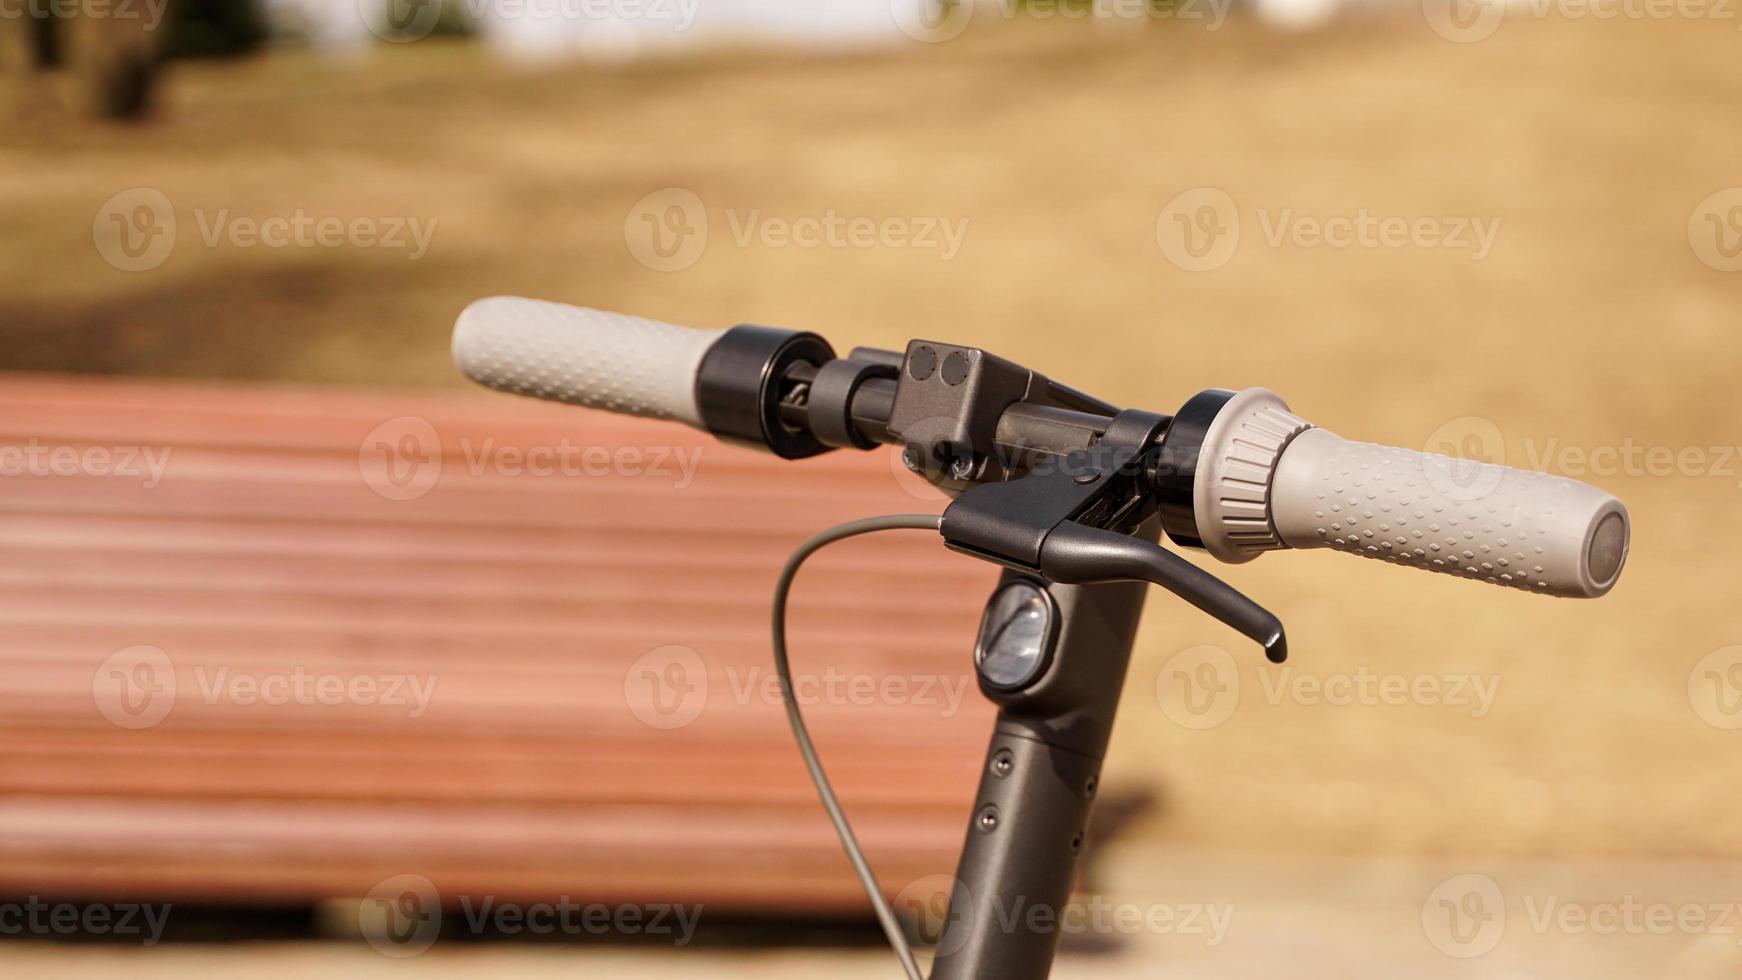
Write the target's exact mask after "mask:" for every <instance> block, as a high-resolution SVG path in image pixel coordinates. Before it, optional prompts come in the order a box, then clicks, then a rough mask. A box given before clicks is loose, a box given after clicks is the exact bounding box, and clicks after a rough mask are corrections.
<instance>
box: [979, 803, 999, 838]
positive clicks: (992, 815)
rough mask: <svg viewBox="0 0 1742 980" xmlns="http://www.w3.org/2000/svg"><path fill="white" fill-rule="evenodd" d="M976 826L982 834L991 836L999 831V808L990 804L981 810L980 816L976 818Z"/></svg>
mask: <svg viewBox="0 0 1742 980" xmlns="http://www.w3.org/2000/svg"><path fill="white" fill-rule="evenodd" d="M974 826H975V827H977V828H979V830H980V833H982V834H989V833H991V832H992V831H994V830H997V829H998V806H997V805H996V804H993V803H988V804H986V805H985V806H983V807H981V808H980V815H979V816H977V817H975V818H974Z"/></svg>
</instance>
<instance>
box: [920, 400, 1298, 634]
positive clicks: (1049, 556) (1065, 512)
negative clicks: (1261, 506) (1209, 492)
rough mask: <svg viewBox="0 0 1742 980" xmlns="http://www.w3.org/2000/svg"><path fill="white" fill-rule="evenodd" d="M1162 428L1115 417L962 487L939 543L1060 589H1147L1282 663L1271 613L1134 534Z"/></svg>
mask: <svg viewBox="0 0 1742 980" xmlns="http://www.w3.org/2000/svg"><path fill="white" fill-rule="evenodd" d="M1167 423H1168V419H1167V418H1166V417H1165V416H1160V415H1155V414H1154V413H1150V412H1141V411H1136V410H1127V411H1124V412H1120V413H1119V414H1117V415H1115V416H1114V417H1113V420H1112V421H1111V422H1110V423H1109V424H1108V426H1107V430H1106V432H1105V433H1104V434H1103V435H1102V437H1101V439H1100V441H1099V442H1098V443H1097V444H1096V445H1095V446H1093V447H1091V448H1090V449H1086V450H1078V451H1076V452H1072V453H1069V454H1066V455H1065V456H1064V457H1062V458H1060V459H1059V460H1057V462H1056V465H1053V466H1050V467H1047V468H1045V469H1044V470H1040V471H1035V472H1030V473H1028V474H1026V475H1023V476H1020V477H1017V478H1016V479H1013V480H1006V481H999V482H989V483H982V484H978V485H975V486H972V487H970V488H968V489H967V490H965V491H963V492H962V494H961V495H960V496H958V497H957V498H956V499H955V501H954V502H952V503H951V504H950V506H949V507H948V508H946V509H945V511H944V516H943V521H942V523H941V525H940V527H939V530H940V531H941V532H942V533H943V536H944V543H945V544H946V545H947V546H948V547H949V548H950V549H951V550H953V551H959V552H962V553H964V554H968V555H973V556H974V557H976V558H981V559H984V560H986V561H990V562H995V563H997V564H999V565H1003V566H1005V567H1006V568H1014V569H1017V570H1019V571H1023V572H1027V573H1028V574H1031V575H1038V576H1040V577H1042V578H1046V579H1049V580H1051V581H1053V582H1058V583H1061V584H1065V585H1084V584H1090V583H1094V582H1121V581H1141V582H1151V583H1153V584H1155V585H1159V586H1161V587H1162V588H1164V589H1167V590H1168V591H1169V592H1172V593H1173V594H1175V595H1177V596H1179V597H1180V598H1182V599H1184V600H1186V601H1187V602H1189V603H1191V604H1192V605H1193V606H1196V607H1197V608H1198V609H1200V610H1203V611H1204V612H1206V613H1208V614H1209V615H1211V616H1213V617H1215V618H1216V619H1217V620H1219V621H1221V622H1223V623H1226V624H1227V625H1229V626H1231V627H1233V628H1234V629H1236V630H1238V631H1239V632H1240V633H1241V634H1243V635H1245V636H1247V637H1250V638H1251V639H1252V640H1254V641H1255V642H1257V643H1258V644H1259V645H1260V646H1262V647H1263V648H1264V655H1265V656H1266V657H1267V658H1269V659H1270V661H1271V662H1272V663H1282V662H1283V660H1285V659H1286V658H1287V657H1288V641H1287V638H1286V636H1285V634H1284V632H1283V628H1282V622H1281V621H1280V620H1278V619H1277V618H1276V616H1275V615H1273V614H1272V613H1271V612H1270V611H1269V610H1267V609H1265V608H1264V607H1263V606H1260V605H1259V604H1258V603H1256V602H1254V601H1253V600H1251V599H1249V598H1247V597H1246V596H1245V595H1243V594H1242V593H1241V592H1240V591H1239V590H1237V589H1235V588H1234V587H1233V586H1231V585H1229V584H1228V583H1226V582H1224V581H1222V580H1221V579H1219V578H1217V577H1215V576H1214V575H1211V574H1210V573H1209V572H1206V571H1204V570H1203V569H1201V568H1199V567H1197V566H1196V565H1193V564H1192V563H1191V562H1188V561H1186V560H1185V559H1184V558H1181V557H1179V556H1178V555H1176V554H1174V553H1173V552H1171V551H1168V550H1167V549H1166V548H1163V547H1162V546H1160V545H1159V544H1156V543H1154V542H1151V541H1147V540H1144V539H1143V538H1140V537H1134V536H1132V533H1131V532H1133V531H1134V530H1136V528H1137V527H1138V526H1139V525H1141V524H1142V523H1143V522H1144V521H1145V520H1147V519H1148V518H1149V516H1150V515H1151V514H1152V513H1153V496H1154V495H1153V494H1152V493H1151V492H1150V485H1151V482H1152V481H1151V480H1150V478H1149V477H1148V475H1147V469H1148V467H1147V465H1146V464H1147V462H1148V456H1149V453H1150V451H1151V448H1152V447H1153V445H1154V443H1155V440H1156V438H1157V436H1158V435H1159V434H1160V433H1161V432H1162V431H1163V430H1165V428H1166V426H1167Z"/></svg>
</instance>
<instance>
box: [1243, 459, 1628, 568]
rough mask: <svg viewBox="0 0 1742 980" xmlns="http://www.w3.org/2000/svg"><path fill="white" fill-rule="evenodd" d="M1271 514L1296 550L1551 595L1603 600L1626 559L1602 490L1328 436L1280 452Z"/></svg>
mask: <svg viewBox="0 0 1742 980" xmlns="http://www.w3.org/2000/svg"><path fill="white" fill-rule="evenodd" d="M1270 513H1271V519H1272V521H1273V522H1274V524H1275V528H1276V532H1277V534H1278V535H1279V536H1280V537H1281V539H1282V541H1283V543H1284V544H1286V545H1288V546H1289V547H1293V548H1335V549H1337V550H1338V551H1347V552H1351V553H1353V554H1357V555H1362V556H1365V557H1368V558H1379V559H1382V560H1384V561H1389V562H1395V563H1397V564H1399V565H1411V566H1414V567H1416V568H1425V569H1428V570H1429V571H1437V572H1446V573H1449V574H1454V575H1462V576H1467V577H1470V578H1476V579H1481V580H1483V581H1487V582H1493V583H1495V584H1497V585H1509V586H1514V587H1517V588H1520V589H1528V590H1530V591H1533V592H1544V593H1548V594H1551V595H1561V596H1582V597H1589V596H1599V595H1602V594H1603V593H1605V592H1608V591H1609V589H1610V587H1611V586H1613V585H1614V584H1615V580H1616V579H1617V578H1618V577H1619V576H1620V574H1621V566H1622V564H1623V563H1624V562H1625V561H1626V558H1627V543H1628V523H1627V508H1626V507H1624V506H1623V505H1622V503H1621V501H1619V500H1617V499H1616V498H1615V497H1613V496H1611V495H1610V494H1607V493H1604V492H1603V491H1601V490H1599V489H1597V488H1596V487H1593V486H1589V485H1587V484H1584V483H1580V482H1578V481H1576V480H1569V479H1566V478H1564V477H1558V476H1550V475H1548V474H1546V473H1533V472H1530V471H1527V470H1517V469H1512V468H1511V467H1506V466H1494V465H1490V464H1487V463H1478V462H1474V461H1470V460H1462V459H1453V458H1451V457H1448V456H1439V455H1435V454H1432V453H1423V452H1416V451H1414V450H1409V449H1394V448H1391V447H1388V446H1376V445H1372V444H1370V443H1364V442H1351V441H1349V440H1347V439H1344V438H1343V437H1341V436H1339V435H1336V434H1335V433H1331V432H1326V431H1325V430H1323V429H1307V430H1306V431H1304V432H1301V433H1299V434H1298V435H1296V436H1295V437H1294V438H1293V439H1292V440H1291V441H1290V442H1289V443H1288V445H1287V447H1286V448H1285V449H1284V450H1283V451H1282V455H1281V458H1280V459H1279V460H1278V461H1277V464H1276V470H1275V473H1274V475H1273V477H1272V480H1271V492H1270Z"/></svg>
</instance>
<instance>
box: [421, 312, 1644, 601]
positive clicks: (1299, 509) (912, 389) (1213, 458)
mask: <svg viewBox="0 0 1742 980" xmlns="http://www.w3.org/2000/svg"><path fill="white" fill-rule="evenodd" d="M453 351H454V360H455V363H456V364H457V365H458V366H459V368H460V369H461V370H462V371H463V372H464V373H465V374H466V375H467V376H468V377H470V378H472V379H473V380H474V381H477V382H479V383H481V384H484V385H486V386H488V387H491V388H495V389H497V390H500V391H507V392H512V393H514V394H520V395H529V396H532V397H536V398H545V399H549V400H553V401H560V402H566V403H568V404H573V405H583V406H586V407H589V408H602V409H605V410H607V411H614V412H621V413H626V414H630V415H640V416H646V417H651V418H665V419H673V420H676V421H680V422H684V423H687V424H689V425H691V426H694V427H696V428H699V429H702V430H703V431H707V432H711V433H713V434H715V435H717V436H720V437H722V438H724V439H727V440H729V441H733V442H737V443H741V444H748V445H752V446H757V447H759V448H764V449H768V450H770V451H773V452H775V453H777V454H778V455H781V456H783V457H787V458H800V457H804V456H810V455H815V454H817V453H820V452H825V451H828V450H830V449H834V448H843V447H853V448H859V449H870V448H873V447H875V446H876V445H878V444H885V443H895V444H901V445H903V446H905V447H906V450H907V453H908V460H909V464H910V466H912V467H913V468H915V469H916V470H924V471H926V472H928V474H931V475H934V476H935V480H934V482H938V483H939V484H940V485H941V486H944V488H945V489H948V490H956V491H959V490H962V489H965V488H966V487H968V486H971V485H973V484H975V483H977V482H981V481H990V480H997V479H1006V478H1009V477H1010V476H1012V475H1017V474H1018V473H1019V472H1020V471H1022V470H1023V469H1025V468H1027V467H1028V466H1030V465H1031V464H1032V463H1033V461H1034V460H1035V459H1036V458H1059V457H1061V456H1063V454H1065V453H1067V452H1069V451H1070V450H1072V449H1081V448H1087V447H1089V446H1092V445H1093V444H1094V443H1095V441H1096V440H1097V439H1099V437H1100V436H1101V434H1103V433H1104V432H1105V431H1106V428H1107V425H1108V423H1109V422H1110V421H1111V416H1113V415H1115V414H1117V413H1116V410H1115V409H1114V408H1113V407H1112V406H1110V405H1107V404H1105V403H1103V402H1099V401H1098V400H1096V399H1094V398H1092V397H1090V396H1087V395H1084V394H1082V393H1080V392H1076V391H1073V390H1072V389H1069V388H1066V387H1064V386H1062V385H1057V384H1054V383H1053V382H1050V381H1048V380H1047V379H1045V378H1044V377H1041V376H1039V375H1036V374H1033V373H1032V372H1028V371H1026V370H1025V369H1022V368H1019V367H1017V366H1016V365H1012V364H1010V363H1009V362H1006V361H1003V360H1002V359H1000V358H997V357H995V356H993V355H990V354H987V353H985V352H983V351H980V350H978V349H974V348H960V347H955V346H952V345H948V344H939V343H934V342H930V341H914V342H912V343H911V344H909V346H908V350H907V351H906V352H905V353H902V354H898V353H894V352H888V351H864V350H856V351H854V352H853V353H852V354H851V355H850V356H849V357H847V358H837V357H836V356H835V353H834V351H833V349H832V348H830V347H829V345H828V344H827V342H826V341H824V340H823V339H822V338H820V337H818V336H816V335H815V334H811V333H802V332H797V331H789V330H777V329H773V328H769V327H757V326H738V327H733V328H731V329H729V330H692V329H689V328H685V327H678V326H673V325H670V324H666V323H661V322H658V321H655V320H648V319H643V318H641V317H634V316H626V315H623V314H618V313H606V312H601V311H598V310H591V309H585V308H581V307H574V306H566V305H563V304H559V303H547V302H541V301H537V300H528V299H517V298H512V297H495V298H491V299H484V300H479V301H478V302H476V303H473V304H472V305H471V306H470V307H468V308H467V309H466V310H465V312H463V313H462V314H461V315H460V317H459V321H458V323H457V324H456V326H455V330H454V338H453ZM916 405H923V406H924V409H923V411H921V410H919V409H915V408H914V407H913V406H916ZM934 465H935V467H936V471H935V473H934V471H933V466H934ZM1148 473H1149V476H1150V478H1151V479H1153V483H1154V497H1155V498H1156V500H1157V502H1158V505H1159V512H1160V515H1161V519H1162V524H1163V526H1164V527H1165V528H1166V530H1167V531H1168V534H1169V536H1170V537H1171V538H1172V539H1173V540H1174V541H1175V542H1176V543H1179V544H1184V545H1190V546H1196V547H1201V548H1204V549H1205V550H1207V551H1209V553H1210V554H1211V555H1213V556H1214V557H1216V558H1218V559H1220V560H1222V561H1227V562H1243V561H1249V560H1251V559H1253V558H1255V557H1257V556H1258V555H1260V554H1262V553H1264V552H1266V551H1273V550H1279V549H1282V548H1331V549H1333V550H1337V551H1346V552H1349V553H1351V554H1357V555H1361V556H1364V557H1369V558H1378V559H1381V560H1385V561H1390V562H1393V563H1396V564H1400V565H1407V566H1411V567H1415V568H1423V569H1427V570H1429V571H1438V572H1444V573H1448V574H1453V575H1458V576H1461V577H1467V578H1474V579H1478V580H1482V581H1488V582H1492V583H1495V584H1498V585H1506V586H1512V587H1516V588H1520V589H1525V590H1527V591H1532V592H1541V593H1546V594H1550V595H1559V596H1573V597H1595V596H1600V595H1603V594H1604V593H1606V592H1608V591H1609V589H1610V588H1611V587H1612V586H1613V585H1614V584H1615V581H1616V580H1617V579H1618V578H1619V577H1620V573H1621V568H1622V565H1623V564H1624V562H1625V560H1626V556H1627V549H1628V538H1629V525H1628V517H1627V509H1626V507H1625V506H1623V505H1622V503H1621V501H1619V500H1617V499H1616V498H1615V497H1614V496H1612V495H1610V494H1608V493H1606V492H1604V491H1602V490H1599V489H1597V488H1596V487H1593V486H1590V485H1587V484H1584V483H1579V482H1577V481H1574V480H1569V479H1565V478H1562V477H1557V476H1550V475H1547V474H1542V473H1535V472H1530V471H1526V470H1519V469H1513V468H1510V467H1505V466H1494V465H1489V464H1484V463H1476V462H1471V461H1467V460H1461V459H1454V458H1451V457H1447V456H1440V455H1436V454H1433V453H1424V452H1417V451H1413V450H1408V449H1398V448H1392V447H1386V446H1377V445H1372V444H1369V443H1361V442H1352V441H1350V440H1347V439H1344V438H1342V437H1340V436H1337V435H1335V434H1333V433H1331V432H1328V431H1326V430H1324V429H1320V428H1316V427H1314V426H1313V425H1312V424H1311V423H1309V422H1307V421H1305V420H1304V419H1302V418H1300V417H1298V416H1296V415H1294V414H1293V413H1292V412H1290V411H1289V409H1288V406H1287V405H1286V404H1285V403H1284V402H1283V401H1282V399H1281V398H1279V397H1277V396H1276V395H1275V394H1273V393H1271V392H1269V391H1266V390H1265V389H1262V388H1248V389H1246V390H1244V391H1240V392H1233V391H1228V390H1225V389H1210V390H1208V391H1204V392H1202V393H1200V394H1199V395H1197V396H1195V397H1194V398H1192V399H1191V400H1190V401H1188V402H1187V403H1186V404H1185V406H1184V407H1182V408H1181V409H1180V411H1179V412H1178V413H1177V414H1176V415H1174V416H1173V417H1172V418H1171V419H1168V420H1167V425H1166V428H1165V430H1164V431H1163V432H1162V434H1161V435H1160V437H1159V438H1158V439H1157V440H1156V443H1155V447H1154V454H1153V458H1152V459H1151V460H1150V461H1149V463H1148Z"/></svg>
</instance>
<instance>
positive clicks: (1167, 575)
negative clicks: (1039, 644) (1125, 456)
mask: <svg viewBox="0 0 1742 980" xmlns="http://www.w3.org/2000/svg"><path fill="white" fill-rule="evenodd" d="M1040 574H1042V575H1044V576H1045V577H1046V578H1047V579H1049V580H1051V581H1054V582H1058V583H1060V584H1063V585H1088V584H1091V583H1094V582H1125V581H1132V580H1136V581H1141V582H1150V583H1152V584H1155V585H1159V586H1161V587H1162V588H1164V589H1166V590H1168V591H1169V592H1172V593H1173V594H1174V595H1177V596H1179V597H1180V598H1181V599H1184V600H1185V601H1187V602H1189V603H1191V604H1192V605H1194V606H1196V607H1198V608H1199V609H1201V610H1203V611H1204V612H1206V613H1209V614H1210V615H1211V616H1213V617H1215V618H1216V619H1217V620H1220V621H1221V622H1223V623H1226V624H1227V625H1229V626H1232V627H1233V628H1234V629H1236V630H1238V631H1239V632H1240V633H1241V634H1242V635H1244V636H1247V637H1250V638H1251V639H1253V640H1255V641H1257V643H1258V644H1259V645H1260V646H1262V647H1264V655H1265V656H1266V657H1268V658H1269V659H1270V662H1271V663H1275V664H1279V663H1282V662H1283V661H1284V660H1287V659H1288V638H1287V636H1286V635H1285V634H1284V633H1283V630H1282V620H1280V619H1277V618H1276V615H1275V614H1274V613H1272V612H1271V611H1270V610H1268V609H1265V608H1264V607H1263V606H1260V605H1259V604H1258V603H1256V602H1254V601H1252V600H1251V599H1250V598H1248V597H1247V596H1246V595H1245V593H1243V592H1241V591H1240V590H1238V589H1236V588H1234V587H1233V586H1232V585H1229V584H1228V583H1226V582H1224V581H1222V580H1221V579H1219V578H1217V577H1215V576H1214V575H1211V574H1210V573H1209V572H1206V571H1204V570H1203V569H1201V568H1199V567H1198V566H1196V565H1194V564H1192V563H1191V562H1189V561H1186V560H1185V559H1184V558H1181V557H1180V556H1178V555H1176V554H1174V553H1173V552H1171V551H1169V550H1167V549H1166V548H1163V547H1162V546H1161V545H1159V544H1155V543H1153V542H1150V541H1145V540H1143V539H1142V538H1135V537H1132V536H1130V535H1126V534H1120V533H1119V532H1117V531H1108V530H1103V529H1101V528H1096V527H1086V526H1084V525H1082V524H1078V523H1077V522H1075V521H1065V522H1064V523H1062V524H1060V525H1058V526H1057V527H1055V528H1053V529H1052V531H1051V533H1049V534H1048V535H1047V536H1046V540H1045V541H1043V542H1042V543H1041V548H1040Z"/></svg>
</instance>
